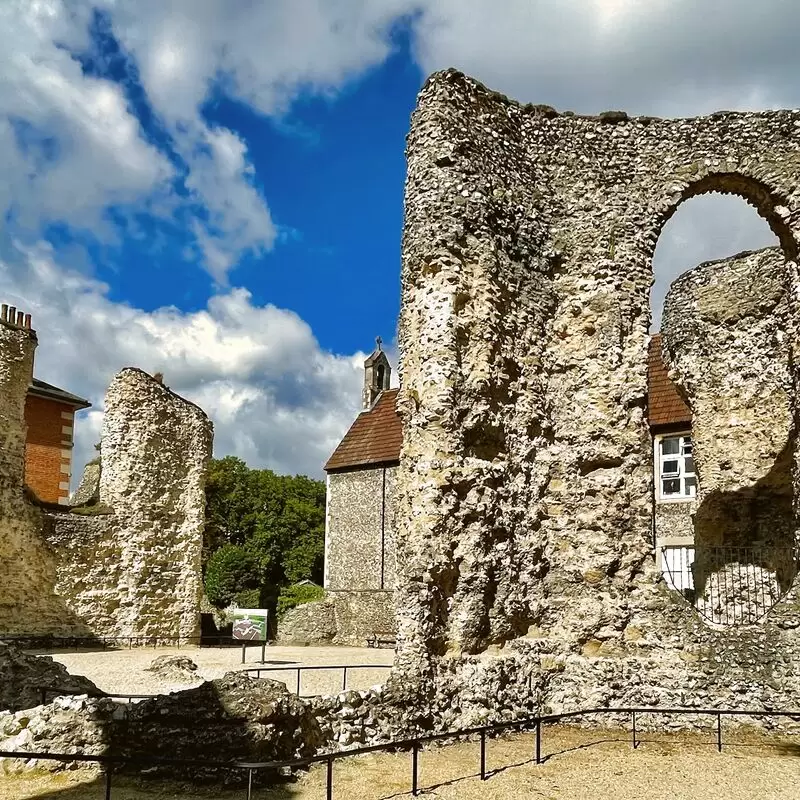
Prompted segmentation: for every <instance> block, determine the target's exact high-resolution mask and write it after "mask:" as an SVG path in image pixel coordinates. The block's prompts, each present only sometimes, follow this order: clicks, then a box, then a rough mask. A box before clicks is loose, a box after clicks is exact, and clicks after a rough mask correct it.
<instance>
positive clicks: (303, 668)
mask: <svg viewBox="0 0 800 800" xmlns="http://www.w3.org/2000/svg"><path fill="white" fill-rule="evenodd" d="M391 668H392V665H391V664H309V665H305V666H299V667H248V668H247V669H243V670H241V671H242V672H245V673H248V674H253V673H254V674H255V677H256V678H260V677H261V673H262V672H294V673H296V675H297V680H296V690H295V694H296V695H297V696H298V697H303V695H302V694H300V682H301V679H302V674H303V673H304V672H314V671H319V670H333V669H337V670H338V669H340V670H342V688H341V691H343V692H346V691H347V671H348V670H354V669H391ZM286 686H287V688H288V686H289V684H288V683H287V684H286ZM309 696H312V695H309Z"/></svg>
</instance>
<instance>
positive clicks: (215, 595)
mask: <svg viewBox="0 0 800 800" xmlns="http://www.w3.org/2000/svg"><path fill="white" fill-rule="evenodd" d="M261 574H262V573H261V570H260V569H259V565H258V559H257V558H256V557H255V556H254V555H253V554H252V553H251V552H250V551H249V550H246V549H245V548H244V547H241V546H240V545H237V544H224V545H222V547H220V549H219V550H217V551H216V552H215V553H214V554H213V555H212V556H211V558H209V559H208V564H207V565H206V576H205V588H206V596H207V597H208V600H209V602H210V603H211V604H212V605H215V606H217V608H224V607H225V606H228V605H230V603H231V602H232V601H233V600H234V599H235V598H236V597H237V596H238V595H239V594H240V593H242V592H244V591H247V590H253V589H255V590H256V591H258V589H259V587H260V585H261Z"/></svg>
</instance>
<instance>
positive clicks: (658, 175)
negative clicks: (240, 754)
mask: <svg viewBox="0 0 800 800" xmlns="http://www.w3.org/2000/svg"><path fill="white" fill-rule="evenodd" d="M407 155H408V176H407V181H406V197H405V208H406V210H405V229H404V238H403V274H402V310H401V321H400V344H401V387H402V388H401V392H400V398H399V408H400V412H401V416H402V418H403V424H404V445H403V453H402V457H401V465H400V470H399V474H398V515H397V521H398V532H397V536H398V584H399V586H398V596H397V605H398V608H399V609H400V611H399V635H400V638H399V649H398V656H397V666H398V675H397V677H396V678H395V682H396V686H398V687H399V686H401V685H404V686H405V687H406V689H407V691H409V692H411V693H412V694H413V693H416V695H417V696H419V694H420V693H423V694H424V695H425V698H426V700H425V702H426V703H429V704H430V708H431V709H432V711H431V713H433V714H434V715H436V714H443V713H444V710H445V709H448V708H449V709H452V708H453V706H454V704H457V705H458V707H459V719H460V720H462V721H467V722H469V721H470V720H471V719H475V718H483V717H485V716H486V715H489V716H493V715H494V716H497V715H502V714H503V713H506V711H509V712H510V710H511V709H513V708H515V709H517V710H520V709H525V708H535V707H537V705H538V704H539V703H541V704H543V705H545V706H549V707H572V708H574V707H576V706H585V705H592V704H594V703H601V704H602V703H607V702H612V701H614V702H638V703H644V704H648V703H651V702H662V703H671V704H674V705H681V704H682V703H685V702H711V703H712V704H714V705H725V704H730V705H737V706H741V705H742V704H743V703H745V702H750V703H753V704H758V703H762V702H773V703H778V704H781V705H784V706H789V705H792V703H793V694H792V693H793V692H796V691H798V690H800V674H798V669H799V667H798V666H797V665H798V656H800V647H798V636H797V635H796V634H795V632H794V630H795V629H796V628H797V627H798V625H800V613H798V612H799V611H800V609H799V608H798V604H797V596H796V592H795V591H794V590H792V591H790V592H789V593H788V595H787V597H786V599H785V600H784V602H783V603H781V604H780V605H779V606H778V607H777V608H776V609H775V610H774V612H773V614H772V615H771V617H770V621H769V623H768V624H765V625H760V626H751V627H744V628H733V629H723V630H715V629H711V628H709V627H708V626H707V625H705V624H704V623H702V622H701V621H700V620H699V618H698V616H697V614H696V613H695V612H694V611H693V610H692V609H690V608H689V607H688V606H686V605H685V604H682V603H681V602H680V601H677V602H676V600H675V598H674V596H673V595H672V593H670V592H669V591H668V590H667V589H666V587H665V585H664V583H663V581H662V580H661V579H660V576H659V575H658V573H657V570H656V568H655V560H654V554H653V551H652V545H651V532H652V501H651V497H652V495H651V492H652V450H651V440H650V437H649V434H648V431H647V426H646V420H645V396H646V362H647V352H646V350H647V341H648V327H649V321H650V314H649V291H650V286H651V283H652V270H651V262H652V255H653V252H654V249H655V245H656V241H657V239H658V236H659V233H660V231H661V228H662V226H663V225H664V223H665V222H666V220H667V219H668V218H669V217H670V216H671V214H672V213H673V212H674V211H675V209H676V208H677V206H678V205H679V204H680V203H681V202H682V201H683V200H685V199H687V198H689V197H691V196H693V195H697V194H701V193H704V192H708V191H720V192H727V193H730V192H733V193H737V194H740V195H742V196H743V197H744V198H745V199H746V200H748V201H749V202H750V203H752V204H753V205H754V206H755V207H756V208H757V210H758V211H759V212H760V213H761V214H762V215H763V216H764V217H765V218H766V219H767V220H768V222H769V223H770V225H771V226H772V228H773V230H774V231H775V232H776V234H777V235H778V237H779V239H780V241H781V244H782V247H783V250H784V254H785V255H786V256H787V257H788V259H790V260H789V261H788V262H787V268H786V272H785V279H786V289H787V297H789V298H790V300H791V301H792V303H793V302H794V300H793V298H794V297H795V296H796V294H797V287H798V285H800V284H798V279H797V268H796V264H795V263H794V261H793V259H794V258H795V257H796V254H797V241H798V238H799V237H800V194H799V189H800V182H799V181H798V177H800V112H798V111H775V112H764V113H733V112H720V113H718V114H714V115H711V116H708V117H703V118H697V119H683V120H660V119H651V118H632V119H631V118H628V117H627V115H625V114H623V113H619V112H609V113H606V114H604V115H601V116H599V117H582V116H578V115H573V114H559V113H557V112H555V111H554V110H553V109H550V108H548V107H542V106H521V105H518V104H516V103H514V102H512V101H510V100H508V99H507V98H505V97H502V96H500V95H497V94H496V93H492V92H490V91H489V90H487V89H485V88H484V87H482V86H481V85H479V84H478V83H476V82H475V81H473V80H471V79H469V78H467V77H465V76H463V75H461V74H460V73H457V72H454V71H448V72H444V73H438V74H436V75H434V76H432V78H431V79H429V81H428V82H427V83H426V85H425V87H424V88H423V90H422V91H421V93H420V96H419V100H418V105H417V108H416V110H415V112H414V115H413V118H412V127H411V132H410V135H409V137H408V149H407ZM793 308H794V306H793V304H790V309H792V310H791V311H790V313H789V315H788V321H789V325H788V326H787V330H786V337H787V341H788V342H789V344H790V346H791V347H792V349H793V350H794V349H795V347H796V345H795V343H796V341H797V334H796V330H795V319H796V315H795V313H794V311H793ZM792 409H793V412H794V393H793V396H792ZM701 426H702V422H701ZM701 480H702V478H701ZM796 496H797V492H796V491H795V497H796ZM486 698H492V700H491V701H490V702H489V701H487V700H486Z"/></svg>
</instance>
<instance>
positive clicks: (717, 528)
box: [648, 176, 797, 625]
mask: <svg viewBox="0 0 800 800" xmlns="http://www.w3.org/2000/svg"><path fill="white" fill-rule="evenodd" d="M731 191H732V192H735V193H736V194H720V193H719V192H731ZM695 194H697V195H699V196H696V197H694V196H692V195H695ZM737 195H743V197H742V196H737ZM744 198H746V199H744ZM747 201H749V202H750V205H748V202H747ZM754 205H755V206H756V208H753V206H754ZM777 206H778V202H777V201H776V200H775V199H773V198H770V197H769V195H768V193H767V192H766V190H765V189H764V187H762V186H760V185H759V184H757V183H755V182H748V181H747V180H746V179H743V178H739V177H738V176H727V179H726V178H725V177H722V178H721V179H719V180H718V181H715V180H714V179H713V178H712V179H707V181H706V182H705V183H704V184H701V185H698V186H695V187H694V189H693V190H692V191H690V192H687V197H686V198H683V199H681V200H680V201H679V203H677V204H675V205H674V206H673V207H671V208H669V210H668V212H667V213H666V214H665V215H664V216H665V219H667V221H666V223H665V224H664V225H663V228H662V230H661V234H660V236H659V239H658V243H657V247H656V251H655V253H654V256H653V278H654V282H653V287H652V293H651V321H652V324H651V334H652V338H651V343H650V352H649V360H648V417H649V423H650V430H651V433H652V440H653V479H654V480H653V483H654V493H653V517H654V538H655V545H656V555H657V559H658V565H659V568H660V570H661V572H662V575H663V577H664V580H665V581H666V583H667V584H668V585H669V586H671V587H672V588H673V589H674V590H675V591H676V592H678V593H680V594H681V595H682V596H683V597H684V598H685V599H686V600H687V601H688V602H690V603H691V604H692V605H693V606H694V607H695V609H696V610H697V611H698V613H699V614H700V615H701V617H702V618H703V619H705V620H707V621H709V622H712V623H715V624H721V625H742V624H754V623H757V622H759V621H760V620H762V619H763V618H764V617H765V616H766V615H767V614H768V613H769V611H770V609H771V608H772V607H773V606H774V605H775V604H776V603H777V602H778V601H779V600H780V599H781V598H782V597H783V596H784V595H785V594H786V592H787V591H788V590H789V588H790V587H791V585H792V583H793V581H794V579H795V577H796V574H797V550H796V546H795V540H794V514H793V489H792V476H791V473H792V465H793V457H794V425H793V418H792V410H791V406H792V402H791V398H792V375H791V371H790V361H789V342H788V338H787V335H786V327H787V321H788V320H787V314H788V298H787V296H786V280H785V275H786V271H785V264H786V260H787V258H790V259H794V258H795V256H796V254H795V252H794V243H793V240H792V237H791V234H790V232H789V231H788V228H786V226H785V225H784V223H783V222H782V219H781V218H780V210H779V209H777V208H776V207H777Z"/></svg>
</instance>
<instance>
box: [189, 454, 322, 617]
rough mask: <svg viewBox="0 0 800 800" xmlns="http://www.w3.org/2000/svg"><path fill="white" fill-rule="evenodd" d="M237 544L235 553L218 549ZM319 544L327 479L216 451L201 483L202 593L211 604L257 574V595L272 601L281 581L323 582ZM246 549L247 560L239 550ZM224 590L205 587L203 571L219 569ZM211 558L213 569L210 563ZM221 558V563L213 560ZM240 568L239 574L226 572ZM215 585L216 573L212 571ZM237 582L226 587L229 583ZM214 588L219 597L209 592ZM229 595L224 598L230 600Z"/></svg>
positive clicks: (222, 601)
mask: <svg viewBox="0 0 800 800" xmlns="http://www.w3.org/2000/svg"><path fill="white" fill-rule="evenodd" d="M229 546H234V547H236V548H239V549H238V550H237V551H236V552H237V554H238V555H237V556H236V557H234V556H233V555H232V552H233V551H231V550H230V549H226V550H225V553H226V555H225V556H224V557H223V556H218V555H217V554H218V553H219V552H220V551H221V550H222V549H224V548H228V547H229ZM324 547H325V484H324V483H323V482H322V481H316V480H312V479H311V478H308V477H306V476H304V475H297V476H289V475H276V474H275V473H274V472H272V471H271V470H268V469H250V468H249V467H248V466H247V465H246V464H245V463H244V462H243V461H242V460H241V459H239V458H235V457H233V456H227V457H226V458H222V459H215V460H213V461H212V463H211V467H210V469H209V475H208V480H207V484H206V533H205V541H204V563H205V564H206V571H205V574H206V593H207V594H208V597H209V600H210V601H211V602H212V603H214V604H215V605H220V606H221V605H224V604H225V603H226V601H225V599H224V598H227V597H229V596H235V595H236V594H237V593H238V592H241V591H242V590H243V589H245V588H253V587H252V576H253V575H254V574H257V575H258V580H259V586H258V588H259V589H260V591H261V598H262V602H264V603H265V604H266V605H267V606H268V607H271V606H274V604H275V603H276V602H277V597H278V594H279V592H280V590H281V588H282V587H284V586H288V585H290V584H293V583H296V582H298V581H301V580H305V579H308V580H311V581H314V582H315V583H319V584H321V583H322V570H323V556H324ZM242 552H244V553H247V555H248V558H249V559H251V560H245V559H244V558H243V557H242V556H241V553H242ZM220 560H222V561H223V562H224V563H225V565H226V569H225V570H222V571H223V573H224V574H225V576H226V580H227V581H228V582H227V583H225V584H224V586H225V588H224V590H220V589H218V588H216V586H215V587H214V588H213V589H211V588H210V587H209V574H210V573H213V572H214V571H217V572H218V571H219V570H220V569H221V564H219V562H220ZM212 564H213V566H214V570H213V571H212ZM218 564H219V566H218ZM237 570H238V571H239V572H240V573H241V578H240V579H239V578H237V579H234V577H229V575H230V573H231V572H232V573H236V574H237V575H238V574H239V572H237ZM213 581H217V586H220V585H221V584H220V578H219V577H217V575H216V574H214V575H213V580H212V582H213ZM234 584H235V586H236V587H238V588H232V587H233V586H234ZM212 591H213V592H215V594H214V596H215V597H216V598H217V599H212ZM228 602H229V601H228Z"/></svg>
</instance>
